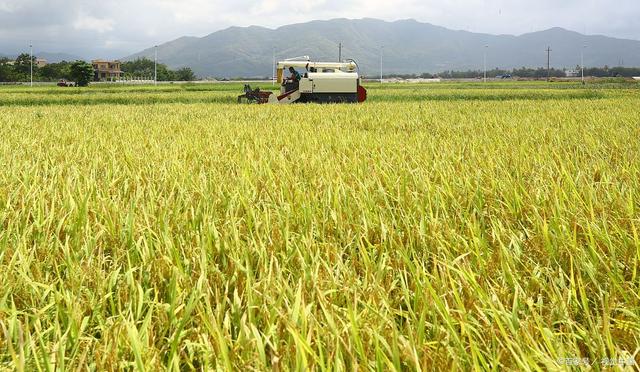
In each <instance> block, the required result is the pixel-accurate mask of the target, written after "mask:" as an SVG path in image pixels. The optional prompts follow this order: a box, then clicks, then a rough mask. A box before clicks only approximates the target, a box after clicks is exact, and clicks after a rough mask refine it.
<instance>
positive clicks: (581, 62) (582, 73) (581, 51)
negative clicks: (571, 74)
mask: <svg viewBox="0 0 640 372" xmlns="http://www.w3.org/2000/svg"><path fill="white" fill-rule="evenodd" d="M586 47H587V45H586V44H584V45H583V46H582V49H580V75H581V80H582V84H583V85H584V50H585V48H586Z"/></svg>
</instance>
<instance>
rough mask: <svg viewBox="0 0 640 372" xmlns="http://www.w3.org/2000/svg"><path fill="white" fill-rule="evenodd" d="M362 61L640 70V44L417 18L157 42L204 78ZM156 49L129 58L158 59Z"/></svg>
mask: <svg viewBox="0 0 640 372" xmlns="http://www.w3.org/2000/svg"><path fill="white" fill-rule="evenodd" d="M339 43H342V44H343V49H342V57H343V58H352V59H354V60H356V61H357V62H358V65H359V67H360V71H361V72H362V73H363V74H364V75H369V76H377V75H378V74H379V73H380V56H381V54H382V62H383V71H384V73H385V74H388V73H423V72H430V73H435V72H441V71H445V70H481V69H482V68H483V64H484V55H485V53H486V60H487V67H488V68H494V67H498V68H518V67H542V66H546V64H547V52H546V49H547V47H550V48H551V52H550V57H551V58H550V60H551V66H552V67H556V68H573V67H575V66H576V65H579V64H580V54H581V52H583V53H584V63H585V65H586V66H604V65H609V66H620V65H625V66H640V41H637V40H628V39H617V38H611V37H607V36H602V35H583V34H580V33H577V32H574V31H569V30H565V29H562V28H552V29H548V30H544V31H539V32H533V33H527V34H523V35H519V36H514V35H491V34H483V33H473V32H469V31H457V30H450V29H447V28H444V27H440V26H436V25H432V24H429V23H422V22H418V21H415V20H411V19H409V20H401V21H395V22H386V21H382V20H377V19H370V18H365V19H333V20H327V21H311V22H307V23H300V24H292V25H287V26H282V27H279V28H276V29H269V28H265V27H258V26H250V27H230V28H227V29H224V30H221V31H217V32H214V33H212V34H209V35H207V36H204V37H181V38H179V39H176V40H173V41H170V42H167V43H164V44H161V45H158V59H159V61H160V62H161V63H165V64H167V65H168V66H169V67H170V68H180V67H191V68H192V69H193V71H194V72H195V73H196V74H197V75H198V76H200V77H214V76H215V77H240V76H242V77H266V76H271V74H272V70H273V55H274V52H275V55H276V58H277V59H279V60H281V59H285V58H291V57H296V56H305V55H308V56H310V57H311V58H312V59H313V60H322V61H326V60H328V61H335V60H337V59H338V44H339ZM153 56H154V48H153V47H151V48H148V49H146V50H143V51H141V52H139V53H135V54H133V55H130V56H127V57H125V58H123V60H134V59H137V58H142V57H147V58H150V59H153Z"/></svg>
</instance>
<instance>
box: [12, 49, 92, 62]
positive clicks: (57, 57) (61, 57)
mask: <svg viewBox="0 0 640 372" xmlns="http://www.w3.org/2000/svg"><path fill="white" fill-rule="evenodd" d="M27 53H28V51H27ZM33 55H34V56H36V57H37V58H44V59H46V60H47V62H48V63H58V62H62V61H67V62H71V61H76V60H82V59H83V58H82V57H79V56H76V55H73V54H68V53H50V52H34V53H33ZM16 57H18V56H17V55H13V54H12V55H6V54H1V53H0V58H10V59H15V58H16Z"/></svg>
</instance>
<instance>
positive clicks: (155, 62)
mask: <svg viewBox="0 0 640 372" xmlns="http://www.w3.org/2000/svg"><path fill="white" fill-rule="evenodd" d="M153 84H154V85H158V46H157V45H156V46H155V57H154V59H153Z"/></svg>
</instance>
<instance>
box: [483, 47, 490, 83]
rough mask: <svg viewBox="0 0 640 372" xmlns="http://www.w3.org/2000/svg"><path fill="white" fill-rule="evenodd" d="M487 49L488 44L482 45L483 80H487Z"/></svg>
mask: <svg viewBox="0 0 640 372" xmlns="http://www.w3.org/2000/svg"><path fill="white" fill-rule="evenodd" d="M487 49H489V46H488V45H485V46H484V82H485V83H486V82H487Z"/></svg>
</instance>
